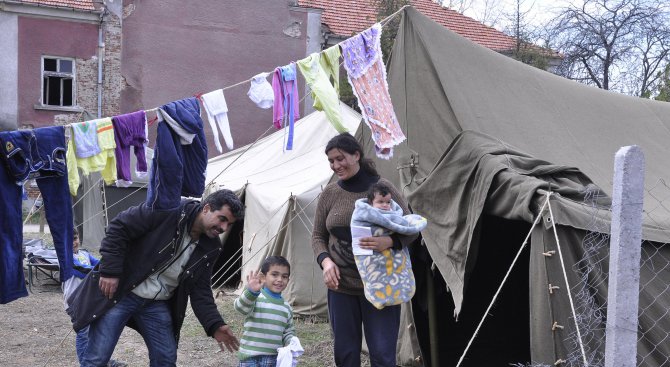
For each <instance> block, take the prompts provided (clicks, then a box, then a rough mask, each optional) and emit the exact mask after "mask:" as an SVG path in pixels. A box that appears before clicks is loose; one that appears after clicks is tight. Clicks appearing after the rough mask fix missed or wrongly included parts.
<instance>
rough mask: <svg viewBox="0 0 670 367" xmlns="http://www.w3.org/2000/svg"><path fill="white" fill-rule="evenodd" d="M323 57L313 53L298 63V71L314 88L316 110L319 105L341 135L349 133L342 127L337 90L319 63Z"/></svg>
mask: <svg viewBox="0 0 670 367" xmlns="http://www.w3.org/2000/svg"><path fill="white" fill-rule="evenodd" d="M320 56H321V55H320V54H318V53H313V54H311V55H309V56H307V57H306V58H304V59H302V60H300V61H298V62H297V63H296V64H297V65H298V69H300V72H301V73H302V75H303V76H304V77H305V80H306V81H307V84H308V85H309V87H310V88H312V93H313V95H314V108H316V105H317V104H318V105H319V107H321V110H322V111H323V112H325V113H326V117H328V121H330V124H331V125H333V127H334V128H335V130H337V132H339V133H343V132H346V131H348V130H347V129H346V128H345V127H344V126H342V115H341V113H340V99H339V97H338V96H337V93H336V92H335V88H333V86H332V85H331V84H330V80H328V75H327V74H326V72H325V71H323V68H322V67H321V63H320V62H319V60H320V58H321V57H320Z"/></svg>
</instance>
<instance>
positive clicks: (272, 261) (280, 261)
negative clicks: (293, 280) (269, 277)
mask: <svg viewBox="0 0 670 367" xmlns="http://www.w3.org/2000/svg"><path fill="white" fill-rule="evenodd" d="M272 265H279V266H285V267H287V268H288V272H289V274H290V273H291V264H289V263H288V260H286V258H285V257H284V256H270V257H268V258H267V259H265V260H263V265H261V273H263V274H267V273H268V271H270V267H271V266H272Z"/></svg>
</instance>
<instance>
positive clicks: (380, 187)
mask: <svg viewBox="0 0 670 367" xmlns="http://www.w3.org/2000/svg"><path fill="white" fill-rule="evenodd" d="M390 193H391V188H390V187H389V186H388V185H387V184H385V183H381V182H377V183H376V184H372V186H370V188H369V189H368V204H372V201H373V200H374V199H375V195H377V194H379V195H381V196H386V195H388V194H390Z"/></svg>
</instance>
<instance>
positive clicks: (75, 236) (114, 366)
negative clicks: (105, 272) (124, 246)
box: [63, 228, 127, 367]
mask: <svg viewBox="0 0 670 367" xmlns="http://www.w3.org/2000/svg"><path fill="white" fill-rule="evenodd" d="M80 245H81V241H80V239H79V231H78V230H77V228H75V229H74V232H73V233H72V258H73V264H72V277H71V278H70V279H68V280H66V281H65V282H64V283H63V300H64V303H65V309H67V307H68V304H67V299H68V298H69V297H70V295H71V294H72V293H73V292H74V290H75V289H77V287H79V284H81V282H82V281H83V280H84V278H86V274H88V273H89V272H90V271H91V269H93V268H94V267H95V266H96V265H98V263H99V262H100V260H98V259H97V258H96V257H95V256H93V255H91V253H90V252H88V251H86V250H84V249H81V248H79V246H80ZM86 345H88V326H87V327H85V328H83V329H81V330H79V332H77V336H76V337H75V348H76V349H77V359H78V360H79V362H80V363H81V361H82V356H83V355H84V351H85V350H86ZM107 366H108V367H124V366H127V364H125V363H122V362H118V361H115V360H113V359H112V360H110V361H109V363H108V364H107Z"/></svg>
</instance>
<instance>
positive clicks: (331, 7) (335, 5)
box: [298, 0, 516, 51]
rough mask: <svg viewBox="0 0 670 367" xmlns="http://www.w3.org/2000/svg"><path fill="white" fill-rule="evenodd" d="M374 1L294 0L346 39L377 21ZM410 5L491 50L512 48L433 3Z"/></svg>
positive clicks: (500, 36) (509, 40)
mask: <svg viewBox="0 0 670 367" xmlns="http://www.w3.org/2000/svg"><path fill="white" fill-rule="evenodd" d="M374 1H375V0H298V4H299V5H300V6H303V7H310V8H319V9H323V13H322V15H321V19H322V23H324V24H326V25H328V27H329V28H330V31H331V32H333V33H334V34H336V35H339V36H343V37H349V36H351V35H353V34H355V33H358V32H360V31H362V30H364V29H366V28H368V27H370V26H371V25H372V24H374V23H375V22H376V21H377V10H376V6H375V5H374ZM410 3H411V5H412V6H414V7H415V8H416V9H417V10H418V11H420V12H421V13H423V14H425V15H426V16H427V17H429V18H431V19H432V20H434V21H435V22H437V23H439V24H441V25H442V26H444V27H446V28H448V29H450V30H452V31H454V32H456V33H458V34H460V35H461V36H463V37H465V38H467V39H469V40H471V41H473V42H475V43H478V44H480V45H482V46H484V47H487V48H490V49H492V50H495V51H506V50H511V49H513V48H515V46H516V40H515V39H514V38H513V37H510V36H508V35H506V34H504V33H503V32H500V31H498V30H497V29H494V28H491V27H488V26H486V25H484V24H482V23H480V22H478V21H476V20H474V19H472V18H470V17H467V16H465V15H463V14H461V13H459V12H457V11H454V10H451V9H449V8H445V7H443V6H442V5H440V4H438V3H436V2H434V1H433V0H410Z"/></svg>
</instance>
